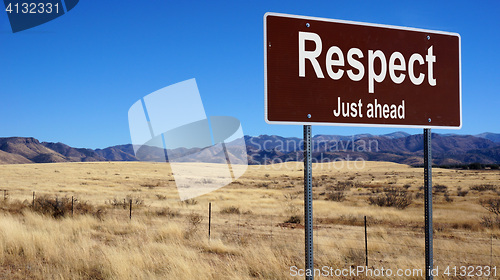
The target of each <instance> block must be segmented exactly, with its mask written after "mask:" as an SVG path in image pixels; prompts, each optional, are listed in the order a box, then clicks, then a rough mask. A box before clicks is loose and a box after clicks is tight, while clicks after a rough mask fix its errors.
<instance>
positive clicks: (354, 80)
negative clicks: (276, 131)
mask: <svg viewBox="0 0 500 280" xmlns="http://www.w3.org/2000/svg"><path fill="white" fill-rule="evenodd" d="M264 41H265V42H264V59H265V114H266V122H268V123H271V124H300V125H304V124H316V125H347V126H397V127H425V128H455V129H458V128H460V127H461V126H462V102H461V63H460V35H459V34H457V33H449V32H441V31H431V30H423V29H415V28H406V27H395V26H387V25H378V24H368V23H359V22H348V21H340V20H332V19H322V18H312V17H303V16H293V15H284V14H275V13H267V14H266V15H265V16H264Z"/></svg>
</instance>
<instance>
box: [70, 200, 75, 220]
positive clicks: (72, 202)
mask: <svg viewBox="0 0 500 280" xmlns="http://www.w3.org/2000/svg"><path fill="white" fill-rule="evenodd" d="M74 201H75V200H74V199H73V196H71V217H72V218H73V206H74Z"/></svg>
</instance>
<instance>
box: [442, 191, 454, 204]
mask: <svg viewBox="0 0 500 280" xmlns="http://www.w3.org/2000/svg"><path fill="white" fill-rule="evenodd" d="M444 200H445V201H446V202H453V198H451V197H450V193H449V192H445V193H444Z"/></svg>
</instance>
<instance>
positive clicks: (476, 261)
mask: <svg viewBox="0 0 500 280" xmlns="http://www.w3.org/2000/svg"><path fill="white" fill-rule="evenodd" d="M1 195H3V200H4V201H12V200H14V199H17V200H18V201H22V203H25V204H27V205H29V204H33V205H34V203H35V201H36V199H37V198H39V197H42V196H54V194H53V193H49V192H46V193H44V192H31V191H30V192H28V191H23V190H0V200H1ZM75 199H81V198H80V197H79V198H75V197H71V200H70V201H71V205H72V206H73V202H74V200H75ZM113 199H114V198H112V196H110V197H109V198H107V199H104V201H105V202H104V203H103V206H107V208H106V209H107V211H108V215H111V216H114V217H117V218H118V219H124V220H129V219H135V218H137V219H140V218H141V217H142V215H144V214H145V213H152V211H154V210H155V209H154V207H151V206H148V205H146V204H147V203H144V202H141V201H140V200H138V199H137V198H135V199H136V200H135V201H134V197H128V198H124V199H123V201H122V199H114V200H113ZM78 201H79V202H80V201H81V200H78ZM66 203H67V202H66ZM112 203H115V204H114V205H112ZM215 204H216V203H215V202H214V203H211V204H210V206H209V205H197V207H196V209H194V207H190V205H188V204H181V203H178V204H177V205H178V207H175V208H172V209H170V210H171V211H174V212H175V216H176V218H174V217H168V215H167V216H166V217H165V223H168V221H169V219H171V220H174V219H177V220H182V218H183V217H186V216H189V215H190V214H192V213H196V214H198V215H200V216H201V217H202V218H203V219H202V222H200V223H199V225H198V226H199V228H200V229H206V233H207V238H209V239H228V238H231V239H233V240H235V241H236V242H243V240H244V239H251V238H253V239H261V240H267V241H268V242H269V243H270V246H271V247H276V246H278V244H287V243H293V244H295V245H296V244H303V242H304V227H303V226H302V225H301V224H300V223H287V222H286V221H287V219H289V218H290V217H289V216H286V215H278V214H276V215H269V214H259V213H252V212H250V213H242V211H239V208H237V207H236V208H237V209H238V210H235V211H234V212H233V213H224V211H223V209H221V208H219V207H217V205H215ZM171 205H172V204H171ZM72 213H73V209H72ZM75 214H78V211H76V212H75ZM324 218H327V217H315V222H314V250H315V252H314V255H315V257H316V258H321V257H323V256H330V255H331V254H332V252H338V251H342V252H343V253H344V254H351V255H352V256H351V259H350V260H348V261H352V262H354V263H355V262H359V263H358V264H359V265H364V262H365V260H366V259H367V260H368V262H369V264H370V265H378V264H381V263H386V262H390V261H391V260H394V259H397V258H398V257H407V258H413V259H419V260H421V261H422V262H423V261H424V251H425V246H424V230H423V228H417V229H415V228H405V227H404V226H399V227H392V226H387V225H379V224H371V223H370V222H371V221H370V220H368V226H367V228H366V232H367V235H366V236H367V239H366V240H365V227H364V225H363V224H362V223H361V222H360V220H359V219H358V220H356V221H352V222H351V224H349V222H343V223H336V222H335V221H333V222H330V223H324V222H323V223H318V221H319V220H321V219H324ZM365 242H366V243H365ZM365 244H366V245H365ZM300 254H301V255H302V254H303V252H302V253H300ZM434 260H435V263H436V264H449V265H462V264H464V265H478V266H485V265H490V266H500V240H499V237H498V236H496V235H495V234H493V233H487V232H484V231H467V230H456V229H450V230H448V231H447V232H446V233H439V232H438V233H437V234H435V235H434Z"/></svg>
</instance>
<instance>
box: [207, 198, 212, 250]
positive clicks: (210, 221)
mask: <svg viewBox="0 0 500 280" xmlns="http://www.w3.org/2000/svg"><path fill="white" fill-rule="evenodd" d="M211 226H212V202H209V203H208V241H210V227H211Z"/></svg>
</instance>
